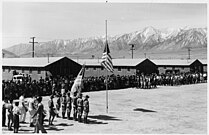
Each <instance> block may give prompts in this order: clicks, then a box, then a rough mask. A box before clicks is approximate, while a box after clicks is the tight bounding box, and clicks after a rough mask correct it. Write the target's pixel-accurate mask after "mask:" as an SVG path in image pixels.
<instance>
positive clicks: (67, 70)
mask: <svg viewBox="0 0 209 135" xmlns="http://www.w3.org/2000/svg"><path fill="white" fill-rule="evenodd" d="M81 68H82V66H81V65H80V64H78V63H76V62H74V61H72V60H70V59H69V58H67V57H64V58H63V59H60V60H58V61H56V62H54V63H52V64H50V65H48V66H46V67H45V70H46V71H49V72H50V73H51V74H52V75H53V76H57V75H61V76H73V77H75V76H77V75H78V73H79V71H80V70H81Z"/></svg>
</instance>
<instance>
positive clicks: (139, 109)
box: [134, 108, 156, 112]
mask: <svg viewBox="0 0 209 135" xmlns="http://www.w3.org/2000/svg"><path fill="white" fill-rule="evenodd" d="M134 111H140V112H156V111H153V110H147V109H143V108H136V109H134Z"/></svg>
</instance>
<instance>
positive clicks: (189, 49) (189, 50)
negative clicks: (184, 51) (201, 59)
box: [188, 47, 191, 60]
mask: <svg viewBox="0 0 209 135" xmlns="http://www.w3.org/2000/svg"><path fill="white" fill-rule="evenodd" d="M190 52H191V48H190V47H188V59H189V60H190Z"/></svg>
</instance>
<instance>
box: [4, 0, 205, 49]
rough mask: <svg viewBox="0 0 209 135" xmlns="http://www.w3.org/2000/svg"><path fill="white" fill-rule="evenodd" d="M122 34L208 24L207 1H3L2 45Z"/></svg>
mask: <svg viewBox="0 0 209 135" xmlns="http://www.w3.org/2000/svg"><path fill="white" fill-rule="evenodd" d="M105 20H107V22H108V23H107V33H108V35H109V36H115V35H121V34H124V33H131V32H134V31H138V30H141V29H143V28H145V27H148V26H152V27H154V28H157V29H163V28H182V27H185V26H189V27H207V4H201V3H193V4H192V3H186V4H183V3H180V4H178V3H72V2H64V3H63V2H62V3H59V2H14V1H12V2H3V3H2V48H7V47H10V46H12V45H16V44H19V43H29V41H31V39H30V37H36V38H35V41H37V42H46V41H51V40H55V39H77V38H88V37H99V36H104V35H105Z"/></svg>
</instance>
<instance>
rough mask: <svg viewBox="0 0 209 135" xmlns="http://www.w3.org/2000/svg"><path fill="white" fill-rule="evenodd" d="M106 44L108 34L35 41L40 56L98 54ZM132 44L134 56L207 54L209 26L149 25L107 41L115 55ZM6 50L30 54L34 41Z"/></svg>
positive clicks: (124, 52) (125, 53) (126, 52)
mask: <svg viewBox="0 0 209 135" xmlns="http://www.w3.org/2000/svg"><path fill="white" fill-rule="evenodd" d="M104 44H105V36H100V37H90V38H79V39H69V40H62V39H60V40H53V41H48V42H40V43H37V44H35V54H36V56H37V57H43V56H47V54H49V55H50V56H69V57H79V58H82V57H83V58H91V57H96V58H97V57H101V55H102V52H103V50H104ZM130 44H134V49H135V50H134V55H135V58H139V57H144V55H146V54H147V56H148V54H150V56H151V54H153V55H154V54H156V56H162V57H163V56H164V57H167V56H170V55H171V54H176V56H179V54H180V52H182V55H181V56H182V57H187V52H188V48H190V49H192V50H193V51H194V52H195V53H194V54H193V56H194V57H198V56H195V55H197V54H198V55H201V57H204V58H206V57H207V49H206V48H207V28H189V27H184V28H178V29H174V28H167V29H156V28H153V27H146V28H144V29H142V30H139V31H135V32H131V33H126V34H121V35H116V36H108V45H109V47H110V52H111V54H112V57H113V58H120V57H131V51H130ZM6 50H7V51H9V52H12V53H14V54H16V55H18V56H19V57H31V52H32V45H31V44H23V43H21V44H17V45H14V46H12V47H9V48H6ZM198 50H199V51H198ZM158 54H159V55H158ZM166 54H168V55H166ZM183 55H185V56H183ZM156 56H152V57H156ZM145 57H146V56H145Z"/></svg>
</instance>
